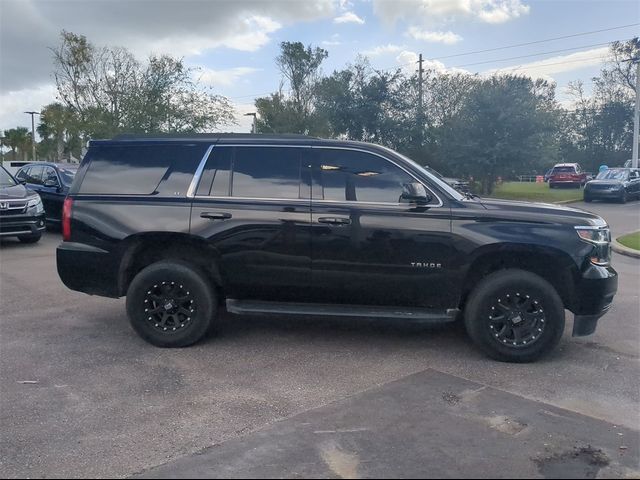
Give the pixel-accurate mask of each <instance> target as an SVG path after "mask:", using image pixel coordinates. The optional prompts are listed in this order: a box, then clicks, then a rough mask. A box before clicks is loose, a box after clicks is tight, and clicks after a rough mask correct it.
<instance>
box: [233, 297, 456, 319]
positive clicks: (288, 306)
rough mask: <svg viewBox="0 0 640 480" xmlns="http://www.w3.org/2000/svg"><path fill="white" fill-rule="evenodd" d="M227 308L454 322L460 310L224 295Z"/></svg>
mask: <svg viewBox="0 0 640 480" xmlns="http://www.w3.org/2000/svg"><path fill="white" fill-rule="evenodd" d="M227 311H228V312H229V313H235V314H238V315H252V314H268V315H321V316H331V317H368V318H402V319H405V320H415V321H419V322H426V323H445V322H453V321H454V320H455V319H456V317H457V315H458V313H460V311H459V310H458V309H455V308H451V309H447V310H446V311H444V310H433V309H429V308H407V307H378V306H371V305H333V304H323V303H285V302H263V301H257V300H234V299H231V298H230V299H227Z"/></svg>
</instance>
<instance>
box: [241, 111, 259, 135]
mask: <svg viewBox="0 0 640 480" xmlns="http://www.w3.org/2000/svg"><path fill="white" fill-rule="evenodd" d="M244 116H245V117H253V123H252V125H251V133H258V128H257V122H258V114H257V113H256V112H251V113H245V114H244Z"/></svg>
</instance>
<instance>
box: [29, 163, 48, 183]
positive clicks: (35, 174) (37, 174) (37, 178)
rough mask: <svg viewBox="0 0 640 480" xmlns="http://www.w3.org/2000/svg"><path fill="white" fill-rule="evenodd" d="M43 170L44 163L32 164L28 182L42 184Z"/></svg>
mask: <svg viewBox="0 0 640 480" xmlns="http://www.w3.org/2000/svg"><path fill="white" fill-rule="evenodd" d="M43 170H44V167H43V166H42V165H31V167H29V173H28V176H27V182H29V183H35V184H38V185H42V171H43Z"/></svg>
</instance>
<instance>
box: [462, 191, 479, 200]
mask: <svg viewBox="0 0 640 480" xmlns="http://www.w3.org/2000/svg"><path fill="white" fill-rule="evenodd" d="M462 194H463V195H464V196H465V198H467V199H468V200H473V199H474V198H480V196H479V195H476V194H475V193H471V192H462Z"/></svg>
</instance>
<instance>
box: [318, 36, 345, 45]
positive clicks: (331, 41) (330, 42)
mask: <svg viewBox="0 0 640 480" xmlns="http://www.w3.org/2000/svg"><path fill="white" fill-rule="evenodd" d="M341 44H342V42H341V41H340V34H339V33H334V34H333V35H331V38H330V39H329V40H323V41H322V45H325V46H327V47H334V46H336V45H341Z"/></svg>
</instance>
